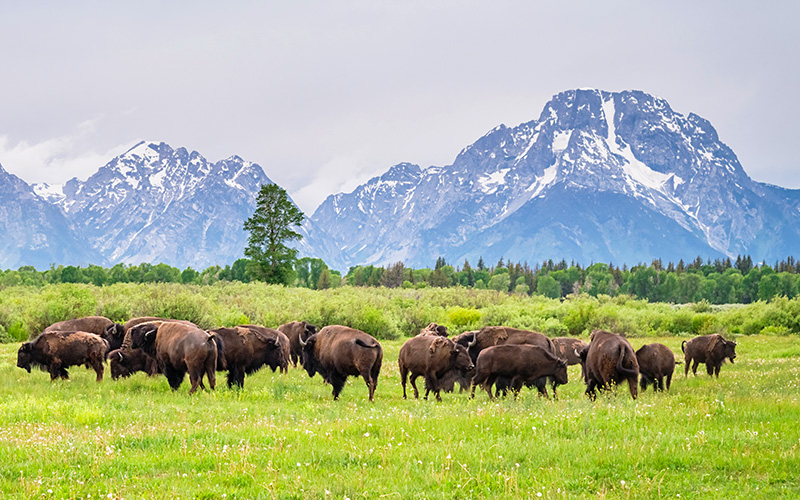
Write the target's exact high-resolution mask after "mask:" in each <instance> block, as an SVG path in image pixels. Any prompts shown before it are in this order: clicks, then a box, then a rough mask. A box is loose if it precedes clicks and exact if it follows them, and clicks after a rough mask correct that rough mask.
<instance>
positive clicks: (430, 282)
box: [0, 256, 800, 304]
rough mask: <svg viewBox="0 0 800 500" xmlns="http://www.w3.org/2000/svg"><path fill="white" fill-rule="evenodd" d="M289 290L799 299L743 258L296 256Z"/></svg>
mask: <svg viewBox="0 0 800 500" xmlns="http://www.w3.org/2000/svg"><path fill="white" fill-rule="evenodd" d="M247 263H248V261H247V259H239V260H237V261H236V262H234V263H233V265H228V266H225V267H221V266H211V267H209V268H206V269H204V270H202V271H197V270H194V269H192V268H191V267H189V268H186V269H184V270H180V269H178V268H175V267H172V266H169V265H167V264H156V265H153V264H147V263H144V264H139V265H124V264H117V265H115V266H113V267H111V268H104V267H100V266H94V265H89V266H86V267H76V266H51V267H50V269H47V270H45V271H37V270H36V269H35V268H33V267H30V266H24V267H20V268H19V269H17V270H6V271H0V287H9V286H19V285H27V286H43V285H46V284H50V283H54V284H55V283H91V284H94V285H97V286H102V285H111V284H114V283H184V284H197V285H212V284H214V283H217V282H220V281H240V282H244V283H247V282H250V281H253V280H252V279H251V276H250V275H249V274H248V272H247ZM294 272H295V276H294V279H293V280H292V282H293V283H294V286H297V287H305V288H312V289H325V288H337V287H340V286H344V285H349V286H362V287H377V286H384V287H388V288H397V287H402V288H426V287H439V288H446V287H456V286H461V287H465V288H477V289H491V290H497V291H500V292H508V293H517V294H525V295H533V294H538V295H543V296H545V297H549V298H559V297H566V296H567V295H569V294H580V293H586V294H589V295H591V296H595V297H596V296H598V295H609V296H612V297H613V296H617V295H630V296H633V297H636V298H640V299H645V300H648V301H651V302H670V303H681V304H682V303H688V302H700V301H703V300H705V301H707V302H709V303H711V304H734V303H743V304H746V303H750V302H754V301H757V300H764V301H769V300H772V299H774V298H776V297H787V298H794V297H796V296H798V294H800V262H798V261H796V260H795V259H794V257H788V258H786V259H785V260H782V261H780V262H775V263H774V265H772V266H770V265H768V264H767V263H766V262H762V263H760V264H758V263H753V261H752V259H751V258H750V256H739V257H737V258H736V260H731V259H729V258H726V259H716V260H714V261H713V262H712V261H711V260H710V259H707V260H703V259H702V258H700V257H697V258H696V259H694V260H693V261H691V262H689V263H688V264H687V263H685V262H684V261H683V260H681V261H679V262H678V263H677V264H675V263H673V262H669V263H667V264H666V265H665V264H664V263H663V262H662V261H661V260H654V261H653V262H651V263H650V264H649V265H646V264H638V265H636V266H633V267H630V268H628V267H627V266H622V267H616V266H614V265H613V264H604V263H597V264H592V265H590V266H588V267H582V266H581V265H580V264H576V263H574V262H573V263H571V264H567V262H566V261H564V260H562V261H560V262H553V261H552V260H548V261H546V262H542V263H541V264H536V265H534V266H533V267H531V266H529V265H528V263H519V262H517V263H513V262H505V261H504V260H503V259H500V261H498V262H497V263H495V264H494V265H488V266H487V265H486V263H485V262H484V261H483V259H479V260H478V262H477V263H476V264H475V265H474V267H473V265H472V264H470V262H469V261H464V262H463V263H462V264H461V265H459V266H453V265H450V264H448V263H447V262H445V260H444V259H443V258H441V257H440V258H439V259H438V260H437V261H436V264H435V266H434V267H433V268H432V269H431V268H423V269H413V268H409V267H406V266H405V265H403V263H402V262H398V263H396V264H393V265H391V266H388V267H377V266H356V267H352V268H350V270H349V271H348V273H347V274H346V275H345V276H342V275H341V273H340V272H338V271H335V270H332V269H330V268H329V267H328V266H327V265H326V264H325V262H323V261H322V260H320V259H313V258H303V259H299V260H297V261H296V263H295V270H294Z"/></svg>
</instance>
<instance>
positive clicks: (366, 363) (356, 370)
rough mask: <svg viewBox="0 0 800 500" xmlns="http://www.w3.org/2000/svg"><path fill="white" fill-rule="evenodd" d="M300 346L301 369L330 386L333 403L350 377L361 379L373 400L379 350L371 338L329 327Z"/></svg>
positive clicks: (379, 365)
mask: <svg viewBox="0 0 800 500" xmlns="http://www.w3.org/2000/svg"><path fill="white" fill-rule="evenodd" d="M301 344H302V345H303V368H305V370H306V372H307V373H308V376H309V377H313V376H314V374H315V373H317V372H319V374H320V375H322V378H323V379H324V380H325V382H327V383H329V384H331V385H332V386H333V399H334V400H336V399H339V393H341V392H342V388H343V387H344V384H345V382H346V381H347V377H348V376H350V375H356V376H358V375H361V377H363V379H364V382H365V383H366V384H367V388H368V389H369V400H370V401H374V400H375V389H376V388H377V387H378V376H379V375H380V373H381V364H382V363H383V348H382V347H381V344H380V342H378V341H377V340H375V338H374V337H373V336H371V335H369V334H366V333H364V332H362V331H360V330H356V329H354V328H349V327H346V326H341V325H329V326H326V327H325V328H323V329H322V330H320V331H319V333H316V334H314V335H312V336H311V337H309V338H308V340H305V341H303V342H301Z"/></svg>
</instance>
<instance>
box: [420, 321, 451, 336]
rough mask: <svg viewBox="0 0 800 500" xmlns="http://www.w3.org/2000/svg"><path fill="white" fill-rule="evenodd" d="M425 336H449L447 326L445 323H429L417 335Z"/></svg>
mask: <svg viewBox="0 0 800 500" xmlns="http://www.w3.org/2000/svg"><path fill="white" fill-rule="evenodd" d="M425 336H438V337H447V327H446V326H444V325H437V324H436V323H428V326H426V327H425V328H423V329H422V330H420V331H419V334H417V337H425Z"/></svg>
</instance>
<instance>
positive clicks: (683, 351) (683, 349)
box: [681, 340, 686, 354]
mask: <svg viewBox="0 0 800 500" xmlns="http://www.w3.org/2000/svg"><path fill="white" fill-rule="evenodd" d="M681 352H682V353H684V354H686V341H685V340H684V341H683V342H681Z"/></svg>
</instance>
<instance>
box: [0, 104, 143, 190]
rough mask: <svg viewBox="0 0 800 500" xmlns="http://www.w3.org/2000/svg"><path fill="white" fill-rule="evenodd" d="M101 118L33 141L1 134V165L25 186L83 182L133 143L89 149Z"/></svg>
mask: <svg viewBox="0 0 800 500" xmlns="http://www.w3.org/2000/svg"><path fill="white" fill-rule="evenodd" d="M99 121H100V119H99V118H98V119H94V120H88V121H85V122H82V123H80V124H78V125H77V126H76V127H75V130H74V131H73V132H71V133H68V134H64V135H61V136H58V137H52V138H49V139H44V140H40V141H36V142H29V141H27V140H24V139H23V140H18V141H16V142H15V141H13V140H12V139H11V138H10V137H9V136H8V135H0V165H3V168H4V169H5V170H7V171H8V172H11V173H13V174H15V175H16V176H18V177H20V178H21V179H23V180H24V181H26V182H28V183H39V182H46V183H48V184H61V183H64V182H65V181H67V180H69V179H71V178H73V177H78V178H81V179H85V178H86V177H88V176H90V175H92V174H93V173H95V172H96V171H97V169H98V168H100V167H101V166H103V165H105V164H106V163H108V161H109V160H111V159H112V158H113V157H114V156H117V155H119V154H122V153H124V152H125V151H126V150H127V149H128V148H130V147H131V145H132V144H133V143H135V141H130V142H129V143H126V144H120V145H117V146H113V147H111V148H108V149H106V148H104V150H102V151H97V150H96V149H95V148H94V147H92V146H91V144H92V141H93V140H94V136H95V134H96V126H97V124H98V122H99Z"/></svg>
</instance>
